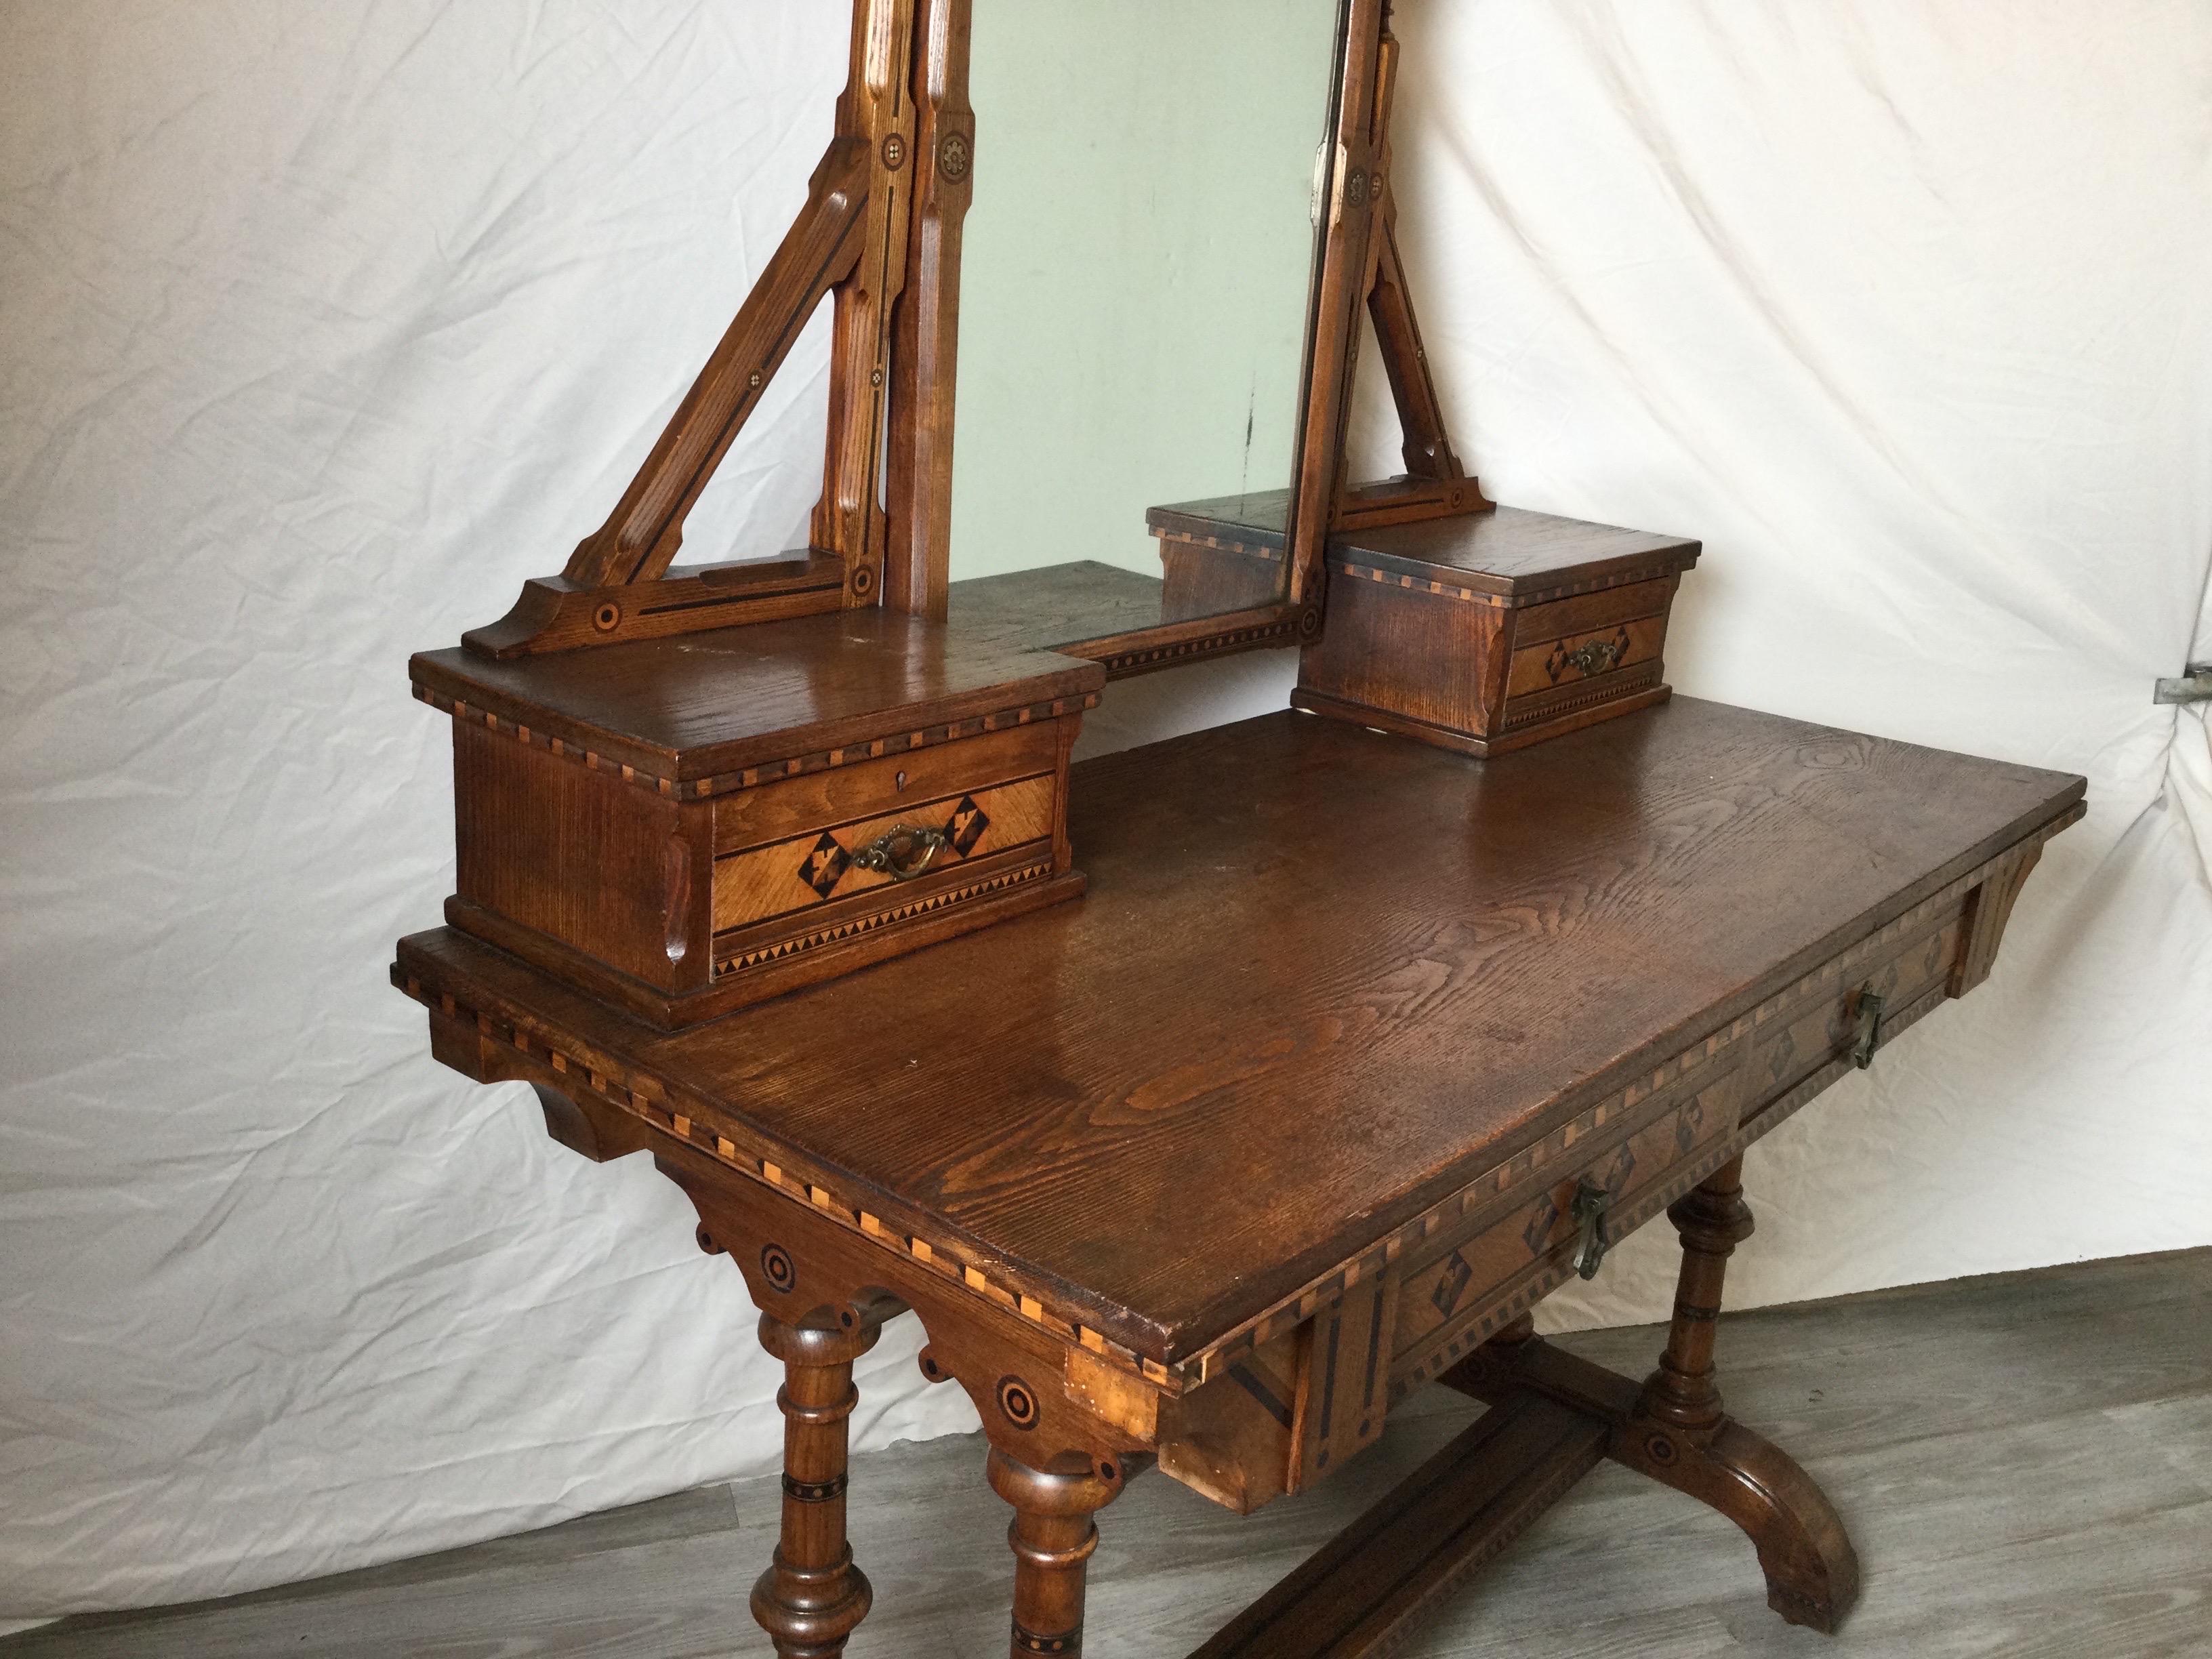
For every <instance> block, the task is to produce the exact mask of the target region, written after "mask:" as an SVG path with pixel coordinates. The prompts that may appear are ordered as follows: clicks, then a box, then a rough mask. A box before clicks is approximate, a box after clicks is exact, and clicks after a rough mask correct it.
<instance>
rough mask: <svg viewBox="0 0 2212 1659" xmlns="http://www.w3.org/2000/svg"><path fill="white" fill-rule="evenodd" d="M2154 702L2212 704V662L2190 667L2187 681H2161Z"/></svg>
mask: <svg viewBox="0 0 2212 1659" xmlns="http://www.w3.org/2000/svg"><path fill="white" fill-rule="evenodd" d="M2151 701H2152V702H2212V662H2193V663H2191V664H2190V665H2189V674H2188V678H2186V679H2179V680H2160V682H2159V683H2158V689H2157V690H2155V691H2154V692H2153V693H2152V694H2151Z"/></svg>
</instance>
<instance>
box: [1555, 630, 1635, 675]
mask: <svg viewBox="0 0 2212 1659" xmlns="http://www.w3.org/2000/svg"><path fill="white" fill-rule="evenodd" d="M1626 644H1627V641H1626V640H1625V639H1620V638H1615V639H1610V640H1592V641H1589V643H1587V644H1585V645H1578V646H1577V647H1575V648H1574V649H1573V650H1571V651H1570V652H1568V653H1567V660H1568V661H1569V662H1571V663H1572V664H1573V665H1575V666H1576V667H1577V668H1579V669H1581V670H1582V671H1583V674H1584V676H1585V677H1587V678H1592V679H1595V678H1596V677H1597V676H1598V675H1600V674H1602V673H1605V672H1607V671H1609V670H1610V669H1611V668H1612V667H1613V665H1614V664H1615V663H1617V662H1619V661H1620V659H1621V654H1622V653H1623V651H1624V650H1625V649H1626Z"/></svg>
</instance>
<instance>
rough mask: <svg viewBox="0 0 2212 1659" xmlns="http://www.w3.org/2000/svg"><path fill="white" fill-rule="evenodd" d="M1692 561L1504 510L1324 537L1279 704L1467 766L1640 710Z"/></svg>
mask: <svg viewBox="0 0 2212 1659" xmlns="http://www.w3.org/2000/svg"><path fill="white" fill-rule="evenodd" d="M1698 551H1699V544H1697V543H1696V542H1692V541H1683V540H1680V539H1679V538H1674V537H1668V536H1655V535H1646V534H1644V532H1639V531H1633V530H1620V529H1615V528H1613V527H1612V526H1607V525H1593V524H1583V523H1579V522H1577V521H1576V520H1571V519H1558V518H1553V517H1550V516H1548V515H1547V514H1544V513H1524V512H1520V511H1517V510H1516V509H1515V508H1512V507H1498V508H1497V509H1496V510H1495V511H1492V512H1489V513H1480V514H1476V515H1474V516H1471V517H1465V518H1457V519H1443V520H1433V521H1430V522H1427V523H1420V524H1408V525H1394V526H1385V527H1383V528H1379V529H1375V530H1367V531H1360V532H1353V533H1352V534H1350V535H1346V536H1340V537H1338V538H1335V539H1334V540H1333V541H1332V542H1331V543H1330V544H1329V550H1328V613H1327V621H1326V623H1325V625H1324V626H1323V628H1322V635H1321V638H1320V639H1319V640H1317V641H1314V642H1313V643H1311V644H1310V645H1308V646H1307V647H1305V650H1304V654H1303V656H1302V658H1301V659H1300V663H1299V672H1298V687H1297V691H1296V693H1295V694H1294V695H1293V696H1292V697H1291V702H1293V703H1294V704H1296V705H1297V707H1298V708H1304V709H1307V710H1309V711H1310V712H1311V713H1314V714H1331V715H1334V716H1336V717H1338V718H1340V719H1343V720H1355V721H1358V723H1359V724H1361V725H1363V726H1376V727H1378V728H1380V729H1382V730H1384V731H1389V732H1402V733H1405V734H1406V735H1408V736H1411V737H1416V738H1421V739H1422V740H1423V741H1425V742H1427V743H1433V744H1437V745H1439V746H1440V747H1443V748H1447V749H1456V750H1460V751H1462V753H1465V754H1470V755H1483V756H1486V755H1495V754H1501V753H1504V751H1506V750H1512V749H1519V748H1522V747H1525V746H1526V745H1528V744H1533V743H1539V742H1541V741H1542V740H1543V739H1544V738H1550V737H1556V736H1558V735H1559V734H1560V733H1562V732H1571V731H1573V730H1575V729H1576V728H1577V727H1578V726H1588V725H1590V724H1591V723H1593V722H1594V721H1597V720H1608V719H1611V718H1612V717H1613V716H1615V715H1618V714H1628V713H1630V712H1632V710H1635V709H1638V708H1648V707H1650V705H1651V704H1653V703H1655V702H1662V701H1663V700H1664V699H1665V698H1666V697H1667V696H1669V695H1670V691H1669V688H1668V686H1667V684H1666V683H1665V678H1664V675H1665V651H1666V642H1667V622H1668V614H1669V612H1670V611H1672V609H1673V606H1674V592H1675V588H1676V586H1678V584H1679V583H1680V580H1681V574H1682V572H1684V571H1685V570H1686V569H1688V568H1690V567H1692V565H1694V564H1695V563H1696V562H1697V560H1698Z"/></svg>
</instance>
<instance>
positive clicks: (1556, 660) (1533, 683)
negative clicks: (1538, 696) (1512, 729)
mask: <svg viewBox="0 0 2212 1659" xmlns="http://www.w3.org/2000/svg"><path fill="white" fill-rule="evenodd" d="M1666 639H1667V619H1666V617H1663V616H1659V617H1637V618H1636V619H1635V620H1634V621H1632V622H1624V623H1612V624H1609V625H1603V626H1600V627H1598V628H1595V629H1591V630H1589V632H1586V633H1578V634H1569V635H1565V637H1564V638H1560V639H1554V640H1551V641H1536V642H1534V643H1532V644H1523V643H1522V641H1521V639H1520V637H1519V635H1518V633H1517V632H1516V635H1515V637H1514V650H1513V658H1512V665H1511V666H1510V668H1509V669H1508V670H1507V671H1506V676H1505V696H1506V702H1507V705H1508V707H1509V708H1510V706H1511V704H1512V702H1513V700H1514V699H1516V698H1518V697H1525V696H1529V695H1530V694H1531V693H1534V692H1538V691H1548V690H1551V689H1552V688H1553V687H1554V686H1557V685H1575V684H1580V683H1582V682H1584V681H1589V680H1595V679H1598V678H1602V677H1604V676H1606V675H1609V674H1612V673H1614V672H1616V671H1619V670H1621V669H1626V668H1633V667H1637V666H1639V665H1643V664H1645V663H1656V662H1657V661H1658V659H1659V653H1660V651H1661V649H1662V647H1663V646H1664V644H1665V642H1666ZM1577 653H1581V654H1580V655H1577Z"/></svg>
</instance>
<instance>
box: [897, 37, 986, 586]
mask: <svg viewBox="0 0 2212 1659" xmlns="http://www.w3.org/2000/svg"><path fill="white" fill-rule="evenodd" d="M974 9H975V8H974V5H973V0H921V4H920V5H919V6H918V8H917V9H916V12H915V50H914V107H915V130H914V143H915V156H916V157H917V160H916V162H915V180H914V187H913V199H914V225H913V228H912V230H911V232H910V233H909V234H908V240H907V245H906V259H907V265H906V283H905V289H904V292H903V293H902V295H901V296H900V298H899V301H898V304H897V307H896V313H895V316H894V329H893V333H892V339H891V385H890V468H889V471H888V474H887V476H886V478H885V488H884V507H885V512H886V513H887V515H888V517H889V520H890V544H889V546H888V547H887V549H886V551H885V559H884V605H886V606H887V607H888V608H890V610H893V611H905V612H908V613H909V614H911V615H915V616H922V617H933V618H934V619H935V620H937V621H939V622H942V621H944V620H945V616H946V614H947V606H946V592H947V587H948V583H949V580H950V576H951V559H952V431H953V407H954V393H955V391H956V389H957V382H958V371H959V344H960V251H961V239H962V234H963V227H964V225H965V223H966V221H967V217H968V210H969V205H970V204H971V203H972V202H973V200H974V198H975V111H974V109H973V108H971V107H970V106H969V101H968V62H969V37H970V35H971V34H972V33H973V30H974V22H975V19H974Z"/></svg>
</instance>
